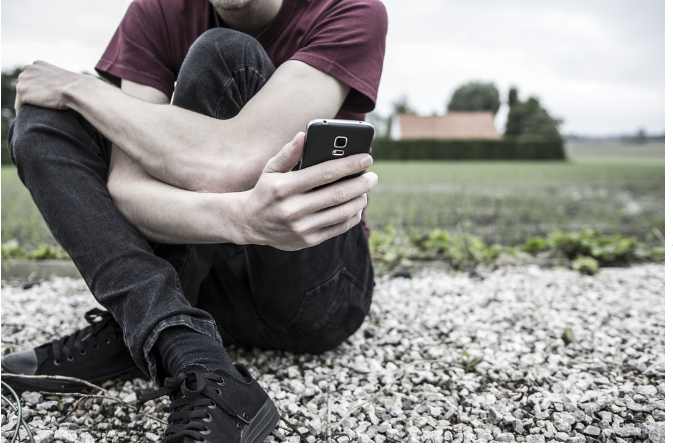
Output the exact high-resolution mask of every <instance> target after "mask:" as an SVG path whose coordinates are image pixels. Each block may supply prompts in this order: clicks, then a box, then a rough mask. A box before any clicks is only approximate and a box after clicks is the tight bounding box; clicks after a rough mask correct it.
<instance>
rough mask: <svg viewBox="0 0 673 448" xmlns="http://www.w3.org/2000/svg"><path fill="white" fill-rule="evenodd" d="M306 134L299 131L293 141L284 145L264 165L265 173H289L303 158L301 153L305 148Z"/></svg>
mask: <svg viewBox="0 0 673 448" xmlns="http://www.w3.org/2000/svg"><path fill="white" fill-rule="evenodd" d="M305 137H306V134H305V133H304V132H298V133H297V135H295V136H294V138H293V139H292V141H291V142H290V143H288V144H287V145H285V146H283V149H281V150H280V152H279V153H278V154H276V155H275V156H274V157H272V158H271V159H270V160H269V161H268V162H267V163H266V166H265V167H264V172H265V173H287V172H288V171H291V170H292V168H294V166H295V165H296V164H297V163H299V160H301V153H302V151H303V150H304V139H305Z"/></svg>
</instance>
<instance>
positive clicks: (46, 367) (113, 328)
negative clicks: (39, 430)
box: [1, 308, 147, 395]
mask: <svg viewBox="0 0 673 448" xmlns="http://www.w3.org/2000/svg"><path fill="white" fill-rule="evenodd" d="M85 318H86V320H87V322H89V324H90V325H89V326H87V327H85V328H83V329H81V330H77V331H75V332H74V333H72V334H69V335H67V336H64V337H62V338H61V339H54V340H53V341H52V342H48V343H46V344H44V345H41V346H39V347H37V348H35V349H33V350H27V351H23V352H15V353H10V354H9V355H6V356H3V357H2V361H1V364H2V373H16V374H21V373H23V374H25V375H61V376H71V377H74V378H80V379H83V380H86V381H89V382H90V383H93V384H96V385H101V384H103V383H104V382H106V381H107V380H113V379H116V378H119V377H122V376H126V377H131V378H135V377H140V378H147V376H146V375H145V374H144V373H143V371H142V370H140V368H139V367H138V366H137V365H136V363H135V362H134V361H133V358H131V353H130V352H129V349H128V348H127V347H126V345H125V344H124V341H123V338H122V329H121V327H120V326H119V325H118V324H117V322H115V320H114V319H113V318H112V315H111V314H110V313H108V312H107V311H103V310H100V309H97V308H94V309H93V310H90V311H88V312H87V313H86V314H85ZM2 380H3V381H4V382H6V383H7V384H8V385H9V386H10V387H12V388H13V389H14V390H15V391H16V392H17V393H19V395H20V394H21V393H22V392H23V391H26V390H31V391H37V392H39V391H47V392H78V391H80V390H82V389H84V388H86V386H85V385H84V384H81V383H75V382H72V381H62V380H50V379H39V378H36V379H25V378H7V377H5V376H3V378H2Z"/></svg>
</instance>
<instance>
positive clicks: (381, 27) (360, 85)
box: [290, 0, 388, 113]
mask: <svg viewBox="0 0 673 448" xmlns="http://www.w3.org/2000/svg"><path fill="white" fill-rule="evenodd" d="M387 30H388V16H387V14H386V9H385V7H384V6H383V3H381V2H380V1H379V0H368V1H366V0H356V1H342V2H339V3H337V6H336V7H334V8H333V9H331V10H330V11H328V12H326V13H325V14H324V16H323V17H321V19H320V20H318V21H317V22H316V23H315V24H314V26H313V27H312V28H311V29H310V30H309V31H308V33H307V37H306V39H305V40H304V41H303V43H302V46H301V48H300V49H299V50H298V51H297V52H296V53H295V54H294V55H293V56H292V57H291V58H290V59H294V60H298V61H302V62H305V63H306V64H309V65H311V66H312V67H315V68H317V69H318V70H321V71H323V72H325V73H328V74H330V75H332V76H334V77H335V78H337V79H338V80H340V81H341V82H343V83H345V84H346V85H348V86H350V87H351V91H350V93H349V94H348V96H347V97H346V101H345V102H344V104H343V106H342V110H344V111H348V112H357V113H363V112H369V111H372V110H373V109H374V106H375V105H376V94H377V92H378V88H379V83H380V81H381V70H382V69H383V55H384V53H385V40H386V32H387Z"/></svg>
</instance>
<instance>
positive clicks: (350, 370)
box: [0, 264, 665, 443]
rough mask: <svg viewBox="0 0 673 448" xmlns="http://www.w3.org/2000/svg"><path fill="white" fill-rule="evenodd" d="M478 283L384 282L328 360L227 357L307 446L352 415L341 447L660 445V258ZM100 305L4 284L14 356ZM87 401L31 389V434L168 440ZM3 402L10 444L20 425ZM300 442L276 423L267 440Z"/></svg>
mask: <svg viewBox="0 0 673 448" xmlns="http://www.w3.org/2000/svg"><path fill="white" fill-rule="evenodd" d="M480 274H481V275H483V277H484V279H480V278H479V277H476V276H472V277H470V276H469V275H468V274H465V273H457V272H445V271H442V270H431V269H424V270H422V271H420V272H415V273H413V275H412V278H411V279H407V278H393V277H390V276H384V277H382V278H377V286H376V290H375V295H374V303H373V304H372V307H371V310H370V313H369V316H368V318H367V319H366V321H365V323H364V324H363V325H362V327H361V328H360V329H359V330H358V331H357V332H356V333H355V334H354V335H353V336H351V338H349V340H348V341H346V342H345V343H344V344H342V345H341V346H339V347H338V348H336V349H335V350H332V351H329V352H327V353H324V354H320V355H301V354H292V353H285V352H278V351H266V352H262V351H259V350H257V349H254V350H251V351H245V350H242V349H236V348H233V347H231V348H230V349H229V352H230V355H231V357H232V359H233V360H234V361H236V362H243V363H245V364H246V365H247V366H248V368H249V369H250V371H251V373H252V374H253V376H254V377H255V378H256V379H257V380H258V381H259V382H260V384H261V385H262V386H263V387H264V388H265V389H266V390H267V391H268V393H269V395H270V396H271V397H272V398H273V399H274V401H275V403H276V406H277V407H278V409H279V411H280V413H281V415H282V416H283V417H285V418H286V419H287V420H288V421H289V422H291V423H292V424H293V425H295V426H296V427H297V428H298V429H299V431H300V432H301V433H302V437H305V438H306V439H308V441H310V442H316V441H325V440H326V434H327V432H328V430H329V428H333V427H334V426H335V424H336V422H338V421H341V420H342V419H343V422H342V424H341V425H340V427H339V428H337V429H334V430H333V431H332V434H333V439H334V440H335V441H339V442H347V441H349V440H350V441H352V442H361V443H364V442H385V441H403V442H436V443H439V442H468V441H472V442H577V443H583V442H593V441H600V442H645V441H649V442H665V429H664V426H665V379H664V374H665V367H664V364H665V363H664V348H665V343H664V330H665V327H664V322H665V320H664V265H663V264H643V265H637V266H633V267H629V268H603V269H601V271H600V272H599V273H598V274H597V275H596V276H593V277H590V276H583V275H580V274H579V273H577V272H574V271H570V270H567V269H565V268H553V269H541V268H540V267H538V266H535V265H530V266H504V267H499V268H495V267H494V268H490V269H487V268H483V269H482V270H481V271H480ZM95 305H96V302H95V300H94V299H93V297H92V296H91V294H90V293H89V292H88V290H87V288H86V285H85V284H84V282H83V281H82V280H74V279H68V278H54V279H52V280H50V281H44V282H42V283H41V284H40V285H39V286H35V287H32V288H30V289H28V290H23V289H22V288H21V285H20V284H18V283H8V282H4V281H3V284H2V324H3V326H2V349H3V353H9V352H11V351H13V350H22V349H27V348H31V347H33V346H35V345H37V344H41V343H44V342H48V341H49V340H51V339H52V338H53V334H61V335H62V334H66V333H69V332H71V331H73V330H74V329H76V328H78V327H80V326H82V325H84V319H83V315H84V313H85V312H86V311H87V310H88V309H90V308H92V307H93V306H95ZM566 328H569V329H571V330H572V334H574V339H573V340H572V341H571V342H566V341H564V339H563V338H562V336H563V335H564V331H565V329H566ZM479 358H483V360H482V361H481V362H478V361H479ZM409 363H413V364H409ZM405 366H406V369H405ZM404 369H405V370H404ZM404 372H406V374H403V373H404ZM384 385H388V386H387V387H386V388H385V389H384V390H383V391H382V392H380V393H378V394H377V392H378V391H380V390H381V388H382V387H383V386H384ZM152 389H153V385H152V383H151V382H147V381H144V380H142V379H134V380H132V381H126V382H125V383H121V382H119V383H117V384H115V385H111V386H110V387H108V390H109V392H110V393H111V394H112V395H113V396H115V397H118V398H120V399H122V400H123V401H124V402H126V403H129V404H132V403H135V402H136V401H137V400H138V398H139V397H141V396H142V395H143V394H145V393H147V392H148V391H150V390H152ZM375 394H377V395H376V396H375V397H374V395H375ZM372 397H374V399H373V400H372ZM76 402H77V400H76V399H75V398H72V397H67V398H61V399H60V400H58V399H56V398H49V397H42V396H40V395H39V394H36V393H31V392H27V393H24V394H23V396H22V404H23V412H24V415H25V416H26V420H27V421H28V423H29V425H30V427H31V429H32V431H33V433H34V435H35V439H36V440H39V441H42V442H94V441H95V442H156V441H158V440H160V438H161V435H162V434H163V425H162V424H161V423H158V422H156V421H154V420H151V419H148V418H147V417H145V416H142V415H139V414H137V413H135V411H134V410H133V409H131V408H128V407H123V406H120V405H118V404H116V403H114V402H113V401H112V400H109V399H108V400H105V399H102V398H95V399H85V400H82V401H81V402H80V404H79V405H78V406H77V408H76V409H75V411H74V412H70V411H71V410H72V408H73V406H74V405H75V403H76ZM168 405H169V402H168V399H167V398H163V399H157V400H154V401H150V402H148V403H147V404H146V405H145V406H144V407H143V410H144V411H145V412H147V413H150V414H151V415H154V416H156V417H158V418H160V419H166V418H167V417H168V413H167V411H168ZM2 409H3V411H2V413H3V414H2V428H1V434H0V441H1V442H6V441H7V440H8V439H9V438H11V436H12V433H13V428H14V422H15V418H14V417H13V416H12V415H11V412H9V413H8V411H7V407H6V405H4V404H3V407H2ZM68 414H69V415H68ZM66 415H68V416H67V417H66ZM328 419H329V424H328ZM20 435H21V437H22V439H21V440H26V433H25V430H23V429H22V430H21V431H20ZM300 440H301V438H300V437H299V436H298V435H297V434H295V433H294V432H293V431H292V430H291V429H289V427H288V426H287V425H286V424H285V423H283V422H281V423H279V425H278V426H277V427H276V429H275V430H274V431H273V433H272V435H270V436H269V437H268V438H267V440H266V441H267V442H299V441H300Z"/></svg>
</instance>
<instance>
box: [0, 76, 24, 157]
mask: <svg viewBox="0 0 673 448" xmlns="http://www.w3.org/2000/svg"><path fill="white" fill-rule="evenodd" d="M19 73H21V69H20V68H18V67H17V68H15V69H14V70H12V71H9V72H2V74H1V75H0V87H1V89H2V90H1V91H0V94H1V95H2V103H1V105H2V109H1V110H0V113H1V117H0V119H1V120H2V134H1V136H2V156H1V160H2V163H3V164H6V163H12V162H11V159H10V158H9V152H8V151H7V136H8V134H9V127H10V126H11V124H12V122H13V121H14V118H15V117H16V114H15V113H14V99H15V98H16V83H17V80H18V78H19Z"/></svg>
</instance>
